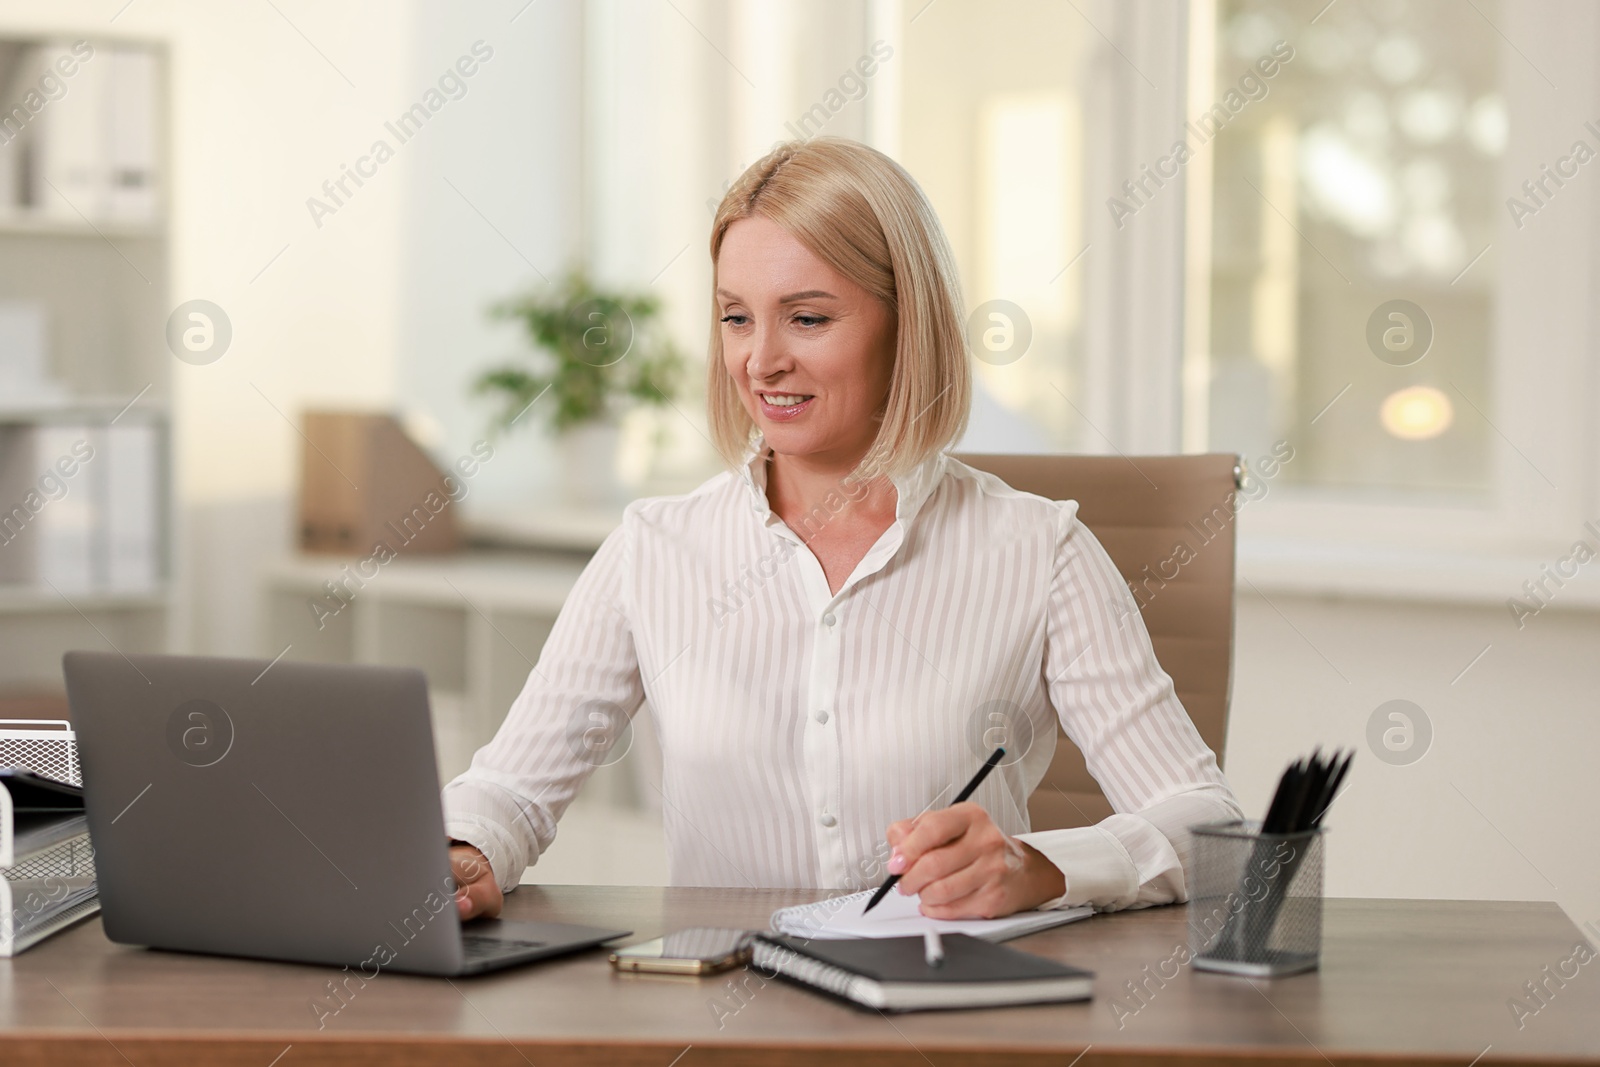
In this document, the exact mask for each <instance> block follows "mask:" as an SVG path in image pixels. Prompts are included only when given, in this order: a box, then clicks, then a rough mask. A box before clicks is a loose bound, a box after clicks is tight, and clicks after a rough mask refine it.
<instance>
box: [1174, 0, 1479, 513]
mask: <svg viewBox="0 0 1600 1067" xmlns="http://www.w3.org/2000/svg"><path fill="white" fill-rule="evenodd" d="M1475 2H1476V3H1477V4H1478V7H1479V9H1481V10H1482V12H1483V17H1479V16H1478V15H1476V14H1474V12H1473V10H1472V9H1471V8H1470V7H1464V6H1463V5H1461V4H1459V3H1455V2H1448V0H1433V2H1427V3H1416V4H1410V5H1405V6H1401V5H1392V4H1358V3H1339V4H1334V5H1331V6H1330V7H1328V8H1327V9H1326V10H1325V11H1323V12H1322V14H1321V16H1320V17H1318V18H1317V20H1316V22H1315V23H1313V24H1309V25H1308V24H1307V5H1306V4H1304V3H1301V2H1299V0H1223V2H1221V3H1219V4H1218V5H1217V9H1216V15H1215V22H1214V38H1213V47H1212V48H1211V49H1210V51H1211V52H1212V53H1213V56H1212V60H1211V63H1210V67H1211V70H1212V72H1213V78H1212V85H1213V87H1214V88H1213V97H1212V101H1214V102H1207V101H1192V102H1191V107H1190V113H1191V114H1192V115H1194V116H1197V117H1196V119H1195V120H1193V125H1192V126H1191V129H1198V130H1199V133H1198V135H1197V137H1204V136H1205V134H1206V132H1208V131H1211V130H1213V129H1214V133H1213V136H1212V137H1211V138H1210V141H1211V146H1210V152H1211V158H1210V160H1209V162H1211V164H1212V173H1211V175H1210V183H1209V184H1210V190H1209V193H1210V196H1209V200H1210V204H1209V209H1210V211H1209V213H1210V218H1209V231H1210V234H1209V236H1210V241H1209V249H1208V252H1209V255H1208V259H1209V263H1208V277H1207V278H1206V279H1205V280H1204V281H1203V283H1202V284H1205V285H1207V286H1208V288H1209V329H1208V330H1207V331H1206V333H1205V334H1204V335H1203V338H1202V343H1201V344H1197V345H1196V347H1195V349H1194V350H1192V351H1191V352H1190V353H1189V358H1190V359H1191V360H1192V361H1195V362H1198V363H1199V364H1200V368H1199V370H1197V371H1195V372H1193V376H1194V378H1195V379H1197V381H1198V383H1199V385H1200V388H1201V389H1202V390H1203V391H1204V394H1205V396H1204V403H1202V404H1199V405H1191V407H1190V415H1191V420H1192V421H1191V425H1190V427H1189V434H1188V436H1189V440H1190V441H1191V442H1192V443H1197V444H1198V443H1200V442H1204V444H1205V445H1206V447H1209V448H1212V449H1218V450H1226V451H1238V452H1246V453H1251V454H1260V453H1262V452H1263V451H1265V450H1266V449H1268V448H1269V447H1270V445H1271V444H1272V443H1273V442H1275V441H1277V440H1280V439H1283V440H1289V441H1292V442H1293V443H1294V447H1295V452H1296V455H1295V459H1294V461H1293V462H1292V463H1290V464H1288V465H1287V466H1286V467H1285V468H1284V473H1283V477H1284V480H1285V482H1287V483H1289V484H1294V485H1302V486H1317V487H1325V488H1339V489H1350V488H1355V489H1362V490H1379V491H1382V490H1402V491H1405V492H1407V493H1413V492H1421V493H1429V494H1436V495H1441V496H1442V495H1453V496H1456V497H1466V498H1469V499H1472V500H1477V501H1482V500H1483V499H1485V498H1486V495H1487V493H1488V490H1489V489H1490V487H1491V482H1492V475H1493V471H1492V468H1491V460H1492V445H1493V443H1494V442H1493V438H1494V430H1493V429H1492V428H1491V422H1492V420H1494V418H1495V415H1496V409H1497V404H1496V398H1495V396H1494V388H1493V384H1492V376H1491V365H1492V351H1491V345H1492V339H1493V325H1494V322H1493V319H1494V310H1495V302H1496V295H1495V280H1496V278H1497V274H1498V269H1499V258H1498V256H1497V255H1496V254H1495V250H1494V238H1495V231H1496V228H1497V226H1498V224H1499V220H1500V213H1501V212H1502V211H1503V210H1504V209H1503V208H1502V207H1501V205H1500V199H1501V197H1500V188H1499V173H1500V162H1501V159H1502V157H1503V155H1504V152H1505V148H1506V141H1507V132H1508V131H1507V126H1508V119H1507V110H1506V100H1505V97H1504V95H1503V94H1502V91H1501V80H1502V73H1501V69H1500V67H1501V59H1500V52H1501V39H1500V37H1499V36H1498V34H1497V31H1496V30H1495V28H1494V26H1493V25H1492V24H1491V22H1490V20H1491V19H1493V18H1495V17H1496V15H1497V13H1498V11H1497V8H1498V5H1496V4H1494V3H1492V2H1490V0H1475ZM1201 32H1204V31H1203V30H1202V31H1201ZM1208 103H1210V106H1209V108H1208V107H1207V104H1208ZM1218 127H1220V128H1218ZM1198 151H1200V152H1205V151H1206V149H1205V148H1201V149H1199V150H1198ZM1191 336H1193V334H1191Z"/></svg>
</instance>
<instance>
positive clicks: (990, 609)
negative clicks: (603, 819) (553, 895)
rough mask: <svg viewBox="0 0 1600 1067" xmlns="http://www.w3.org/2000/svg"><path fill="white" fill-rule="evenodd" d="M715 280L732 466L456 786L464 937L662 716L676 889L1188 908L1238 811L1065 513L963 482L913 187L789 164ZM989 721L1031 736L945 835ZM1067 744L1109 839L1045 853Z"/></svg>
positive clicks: (738, 212) (939, 248) (969, 473)
mask: <svg viewBox="0 0 1600 1067" xmlns="http://www.w3.org/2000/svg"><path fill="white" fill-rule="evenodd" d="M711 258H712V263H713V268H714V279H715V283H714V290H715V291H714V294H713V299H712V316H713V322H712V333H711V352H710V360H709V363H708V372H709V394H708V395H709V402H710V425H711V429H712V432H713V435H714V437H715V441H716V445H717V448H718V450H719V451H720V452H721V453H722V454H723V456H724V458H725V459H727V460H728V462H729V463H730V465H731V466H732V468H733V469H732V470H731V471H728V472H724V473H722V474H720V475H718V476H716V477H715V478H712V479H711V480H710V481H708V482H706V483H705V484H704V485H702V486H700V488H698V489H696V490H695V491H694V492H692V493H689V494H687V495H685V496H680V497H663V498H655V499H647V500H639V501H635V502H634V503H633V504H631V505H630V506H629V507H628V509H627V511H626V513H625V515H624V518H623V522H622V525H621V527H620V528H619V529H618V530H617V531H616V532H614V533H613V534H612V535H611V536H610V537H608V538H607V539H606V541H605V543H604V544H603V545H602V546H601V547H600V549H599V551H598V552H597V553H596V554H595V557H594V559H593V561H592V562H591V563H590V565H589V566H588V568H587V569H586V570H585V571H584V573H583V575H582V576H581V577H580V578H579V580H578V583H577V584H576V586H574V588H573V591H572V594H571V596H570V597H569V599H568V600H567V603H566V606H565V607H564V608H563V610H562V612H561V615H560V618H559V619H558V620H557V622H556V624H555V627H554V628H553V630H552V631H551V634H550V637H549V640H548V641H547V642H546V644H545V647H544V651H543V654H542V655H541V657H540V659H539V664H538V666H537V667H536V668H535V669H534V671H533V673H532V674H531V675H530V676H529V678H528V683H527V686H526V688H524V690H523V691H522V694H521V695H520V696H519V697H518V698H517V700H516V703H515V704H514V705H513V706H512V708H511V711H510V714H509V715H508V716H507V718H506V721H505V723H504V724H503V725H502V726H501V728H500V731H499V733H498V734H497V735H496V736H495V738H494V740H493V741H492V742H490V743H489V744H488V745H487V746H486V747H484V748H483V749H482V750H481V751H479V752H478V754H477V755H476V757H475V758H474V759H473V762H472V767H471V769H470V770H468V771H467V772H466V773H465V774H463V775H462V776H461V777H460V778H457V779H456V780H455V781H453V782H451V783H450V784H449V786H447V787H446V789H445V793H444V797H445V808H446V821H447V832H448V833H449V834H450V836H451V838H452V839H453V841H454V844H453V846H452V850H451V855H452V862H453V865H454V867H455V870H456V876H457V880H458V882H459V883H460V886H461V888H460V892H459V894H458V901H459V907H460V910H461V913H462V915H463V916H466V917H470V916H473V915H478V914H489V915H492V914H496V913H497V912H498V911H499V908H500V904H501V894H502V892H503V891H509V890H511V889H512V888H514V887H515V886H516V884H517V882H518V880H519V879H520V877H521V875H522V871H523V868H524V867H526V866H527V865H528V864H530V863H532V862H533V861H534V860H536V859H537V858H538V856H539V854H540V853H541V852H542V851H543V850H544V849H546V848H548V847H549V845H550V842H551V841H552V840H553V839H554V837H555V831H556V820H557V819H558V818H560V816H561V813H562V812H563V811H564V810H565V808H566V806H567V804H568V803H569V802H570V801H571V799H572V797H573V795H574V794H575V793H576V792H577V790H578V787H579V786H580V785H581V783H582V782H583V780H584V778H585V777H586V775H587V773H588V772H589V771H590V770H591V769H592V768H591V760H592V757H590V754H589V752H588V750H587V749H586V748H585V744H584V732H585V731H586V730H591V729H594V728H597V727H598V728H600V729H602V730H604V729H606V728H607V727H608V726H611V727H613V728H614V726H615V724H616V723H617V722H620V720H621V717H622V716H625V715H626V716H631V715H632V714H633V713H634V712H635V711H636V710H637V708H638V707H639V706H640V704H641V702H642V701H644V700H646V699H648V701H649V703H650V707H651V710H652V713H653V714H654V716H655V724H656V729H657V733H658V735H659V737H660V741H661V748H662V755H663V760H664V767H663V788H662V801H663V819H664V822H665V830H666V837H667V854H668V864H669V869H670V876H671V881H672V883H673V884H674V885H734V886H739V885H748V886H796V887H816V888H819V889H830V890H842V889H863V888H866V887H868V886H872V885H876V884H877V883H878V882H879V881H881V880H882V878H883V877H884V873H885V870H887V871H888V872H889V873H895V874H900V875H901V881H900V884H899V888H900V890H901V891H902V892H907V893H916V894H918V895H919V899H920V904H921V908H922V911H923V913H924V914H926V915H929V916H933V917H937V918H960V917H993V916H999V915H1005V914H1009V913H1011V912H1014V911H1018V910H1025V909H1028V908H1054V907H1064V906H1069V905H1077V904H1093V905H1095V906H1097V907H1099V908H1102V909H1105V910H1113V909H1118V908H1127V907H1137V906H1144V905H1150V904H1162V903H1168V902H1172V901H1181V900H1185V899H1187V891H1186V888H1185V880H1184V869H1183V861H1184V859H1185V857H1186V855H1187V851H1188V834H1187V830H1186V828H1187V827H1188V826H1190V825H1192V824H1194V823H1198V822H1206V821H1210V820H1215V819H1228V818H1238V817H1239V815H1240V812H1239V807H1238V804H1237V802H1236V801H1235V800H1234V797H1233V794H1232V792H1231V790H1230V789H1229V787H1228V784H1227V782H1226V780H1225V779H1224V778H1223V776H1222V774H1221V772H1220V771H1219V770H1218V768H1217V764H1216V759H1215V757H1214V756H1213V755H1212V753H1211V751H1210V750H1209V749H1208V748H1207V747H1206V745H1205V743H1204V742H1203V741H1202V740H1201V739H1200V736H1199V735H1198V733H1196V731H1195V729H1194V726H1193V724H1192V723H1191V722H1190V720H1189V718H1188V715H1187V714H1186V713H1185V712H1184V710H1183V707H1182V706H1181V705H1180V704H1179V702H1178V700H1177V698H1176V696H1175V695H1174V692H1173V687H1172V682H1171V680H1170V679H1169V678H1168V677H1167V675H1166V674H1165V673H1164V672H1163V671H1162V670H1161V668H1160V666H1159V665H1158V664H1157V663H1156V659H1155V656H1154V653H1153V652H1152V651H1151V647H1150V639H1149V637H1148V635H1147V633H1146V631H1145V629H1144V626H1143V624H1142V622H1141V620H1140V618H1139V613H1138V610H1137V608H1136V607H1134V606H1133V605H1132V600H1131V594H1130V593H1129V592H1128V589H1127V586H1126V585H1125V584H1124V583H1123V580H1122V578H1121V577H1120V576H1119V575H1118V573H1117V571H1116V568H1115V567H1114V566H1113V564H1112V563H1111V561H1110V559H1109V557H1107V555H1106V553H1105V551H1104V549H1102V548H1101V546H1100V544H1099V542H1097V541H1096V540H1095V538H1094V536H1093V535H1092V534H1091V533H1090V532H1089V531H1088V529H1087V528H1085V527H1084V526H1083V525H1082V524H1081V523H1079V522H1078V521H1077V518H1076V512H1077V505H1076V504H1075V503H1072V502H1064V503H1063V502H1056V501H1050V500H1045V499H1043V498H1041V497H1037V496H1032V495H1029V494H1026V493H1020V492H1017V491H1015V490H1013V489H1011V488H1010V487H1008V486H1007V485H1005V484H1004V483H1002V482H1001V481H999V480H998V479H996V478H995V477H993V476H991V475H988V474H984V473H980V472H978V471H975V470H973V469H971V468H969V467H967V466H965V465H964V464H961V463H959V462H957V461H956V460H954V459H952V458H951V457H949V456H948V455H946V454H945V449H947V448H948V447H949V446H950V445H951V444H952V443H953V442H954V441H956V440H957V439H958V438H959V437H960V435H961V433H962V430H963V429H964V427H965V425H966V419H967V410H968V406H969V400H970V393H971V378H970V370H969V366H968V360H967V354H966V351H965V347H964V334H963V329H962V321H961V311H960V309H961V306H962V305H961V299H960V294H959V290H958V286H957V282H956V272H955V268H954V266H953V263H952V258H951V255H950V252H949V249H948V246H947V245H946V243H945V239H944V235H943V233H942V231H941V230H940V227H939V223H938V220H937V219H936V218H935V216H934V214H933V210H932V208H931V207H930V206H929V205H928V202H927V200H926V199H925V198H924V196H923V194H922V192H921V190H920V189H919V188H918V187H917V185H916V183H915V182H914V181H913V180H912V179H911V177H910V176H909V175H908V174H907V173H906V172H905V171H904V170H903V169H901V167H900V166H899V165H898V164H896V163H894V162H893V161H891V160H890V159H888V158H887V157H886V156H884V155H882V154H880V153H878V152H876V151H874V150H872V149H870V148H867V147H865V146H863V145H859V144H855V143H852V142H848V141H842V140H835V139H819V140H814V141H809V142H796V143H791V144H787V145H783V146H780V147H778V148H776V149H774V150H773V152H772V153H771V154H770V155H768V156H767V157H765V158H764V159H762V160H761V161H760V162H758V163H756V164H755V165H753V166H752V167H751V168H750V169H749V170H748V171H746V172H745V173H744V174H743V175H742V176H741V177H740V179H739V180H738V182H737V183H736V184H735V185H734V186H733V187H732V188H730V189H729V191H728V193H727V196H726V197H724V199H723V201H722V205H721V207H720V208H719V209H718V211H717V215H716V219H715V221H714V223H713V226H712V232H711ZM996 702H1003V703H1002V704H1001V705H1000V706H1001V707H1003V708H1006V709H1010V710H1011V714H1012V715H1014V716H1017V717H1026V718H1027V719H1028V720H1029V723H1030V725H1031V726H1032V731H1031V733H1032V736H1033V737H1034V738H1036V739H1038V740H1037V741H1036V742H1035V743H1034V744H1033V745H1032V746H1031V747H1030V748H1029V749H1028V751H1026V752H1024V753H1022V754H1020V757H1019V758H1015V759H1014V761H1011V762H1008V763H1006V764H1005V765H1004V766H1001V767H999V768H997V769H996V771H995V773H993V774H991V775H990V776H989V777H988V778H987V779H986V780H985V782H984V783H983V786H982V787H981V788H980V789H979V790H978V791H977V793H976V794H974V796H973V797H972V799H971V800H970V801H968V802H966V803H962V804H957V805H954V806H950V807H945V806H943V805H946V804H948V803H949V799H948V798H950V797H951V796H952V795H953V793H954V792H955V791H956V790H957V789H959V788H960V786H961V784H962V783H963V782H965V781H966V780H967V779H968V778H969V777H971V775H972V774H973V772H974V771H975V770H976V769H977V767H978V766H979V764H980V763H981V762H982V760H983V758H984V756H986V755H987V753H986V752H985V751H983V750H982V746H981V744H975V743H974V742H973V741H972V740H971V738H972V737H973V735H974V731H973V730H972V724H973V723H974V722H980V723H981V721H982V716H984V715H986V714H988V712H989V710H990V709H993V708H994V707H996ZM1058 718H1059V720H1060V722H1061V724H1062V725H1063V727H1064V728H1065V729H1066V732H1067V734H1068V735H1069V736H1070V737H1071V738H1072V740H1073V741H1074V742H1075V743H1076V744H1077V745H1078V746H1079V747H1080V748H1081V749H1082V750H1083V753H1084V757H1085V759H1086V761H1087V764H1088V767H1089V770H1090V771H1091V772H1092V773H1093V774H1094V776H1095V778H1096V780H1097V781H1098V782H1099V783H1100V784H1101V786H1102V788H1103V789H1104V790H1105V792H1106V795H1107V797H1108V798H1109V799H1110V801H1111V803H1112V804H1113V806H1114V807H1115V808H1116V811H1117V812H1118V814H1115V815H1112V816H1111V817H1109V818H1107V819H1106V820H1105V821H1103V822H1101V823H1100V824H1099V825H1097V826H1093V827H1084V828H1079V829H1071V830H1047V831H1041V832H1037V833H1028V832H1027V830H1028V817H1027V799H1028V794H1029V793H1030V792H1031V791H1032V789H1033V787H1034V786H1035V785H1037V784H1038V782H1039V781H1040V779H1041V778H1042V777H1043V775H1044V773H1045V769H1046V768H1047V767H1048V765H1049V763H1050V759H1051V756H1052V753H1053V749H1054V739H1055V736H1056V734H1055V729H1054V721H1055V720H1056V719H1058ZM1017 732H1018V733H1026V732H1027V731H1025V730H1019V731H1017ZM981 734H982V730H981V728H980V729H979V730H978V731H977V735H978V736H980V737H981ZM586 757H589V758H586ZM885 861H886V862H885Z"/></svg>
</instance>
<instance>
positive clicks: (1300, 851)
mask: <svg viewBox="0 0 1600 1067" xmlns="http://www.w3.org/2000/svg"><path fill="white" fill-rule="evenodd" d="M1190 833H1191V834H1192V835H1193V842H1194V855H1193V860H1192V866H1193V870H1194V889H1193V892H1191V893H1190V896H1189V949H1190V951H1191V952H1192V953H1193V955H1194V965H1195V967H1197V968H1199V969H1200V970H1203V971H1218V972H1221V973H1223V974H1236V975H1243V976H1246V977H1250V978H1280V977H1283V976H1284V975H1290V974H1299V973H1301V972H1302V971H1311V970H1315V969H1316V967H1317V964H1318V961H1319V960H1320V959H1321V956H1322V835H1323V831H1322V830H1321V829H1320V828H1319V829H1315V830H1307V831H1304V832H1301V833H1293V834H1264V833H1262V832H1261V830H1260V824H1259V823H1253V822H1225V823H1209V824H1206V825H1203V826H1195V827H1191V828H1190Z"/></svg>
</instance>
